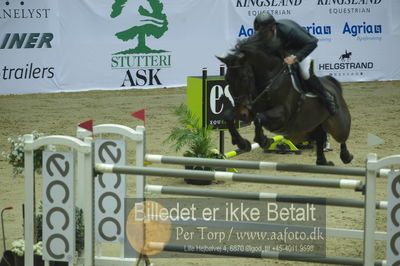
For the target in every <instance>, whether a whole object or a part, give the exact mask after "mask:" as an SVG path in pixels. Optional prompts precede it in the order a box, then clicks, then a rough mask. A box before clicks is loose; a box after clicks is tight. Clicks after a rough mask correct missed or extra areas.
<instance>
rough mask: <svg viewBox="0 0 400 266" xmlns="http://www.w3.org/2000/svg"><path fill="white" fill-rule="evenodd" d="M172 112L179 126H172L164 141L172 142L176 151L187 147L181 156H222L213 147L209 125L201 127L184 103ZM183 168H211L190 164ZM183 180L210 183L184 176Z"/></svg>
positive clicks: (198, 183) (203, 183)
mask: <svg viewBox="0 0 400 266" xmlns="http://www.w3.org/2000/svg"><path fill="white" fill-rule="evenodd" d="M174 112H175V115H176V116H177V117H178V122H179V124H180V125H181V127H174V128H172V130H171V133H170V135H169V136H168V137H167V139H166V140H165V141H166V142H170V143H173V144H172V147H173V148H174V149H175V151H176V152H179V151H180V150H182V149H183V148H184V147H185V148H187V150H186V151H185V152H184V153H183V156H185V157H199V158H222V157H221V155H220V154H219V152H218V151H217V150H216V149H215V148H213V147H215V145H214V142H213V141H212V138H211V133H212V126H211V125H209V126H207V127H202V125H201V123H200V119H199V118H198V117H197V116H196V115H194V114H193V113H192V112H191V111H190V110H189V108H188V107H187V106H186V105H184V104H181V105H180V106H178V107H176V108H175V110H174ZM185 168H186V169H194V170H213V169H211V168H209V167H201V166H190V165H187V166H185ZM184 180H185V182H186V183H188V184H195V185H209V184H211V180H194V179H189V178H185V179H184Z"/></svg>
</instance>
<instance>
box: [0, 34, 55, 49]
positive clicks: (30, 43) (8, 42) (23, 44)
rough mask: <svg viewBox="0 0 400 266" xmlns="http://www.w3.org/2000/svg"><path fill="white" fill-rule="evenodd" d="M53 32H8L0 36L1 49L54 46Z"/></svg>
mask: <svg viewBox="0 0 400 266" xmlns="http://www.w3.org/2000/svg"><path fill="white" fill-rule="evenodd" d="M53 37H54V36H53V34H52V33H6V34H4V35H3V36H2V37H0V44H1V45H0V49H21V48H24V49H25V48H52V46H51V41H52V40H53Z"/></svg>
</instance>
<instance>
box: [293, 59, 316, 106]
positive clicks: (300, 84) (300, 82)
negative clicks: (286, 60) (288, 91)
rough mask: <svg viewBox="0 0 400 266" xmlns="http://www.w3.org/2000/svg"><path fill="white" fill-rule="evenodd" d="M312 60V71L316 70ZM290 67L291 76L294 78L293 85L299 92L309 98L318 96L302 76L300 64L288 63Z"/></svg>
mask: <svg viewBox="0 0 400 266" xmlns="http://www.w3.org/2000/svg"><path fill="white" fill-rule="evenodd" d="M311 62H312V63H311V66H310V71H311V72H314V71H313V69H314V67H313V65H314V61H311ZM288 68H289V73H290V78H291V80H292V84H293V87H294V89H295V90H296V91H297V92H298V93H300V94H301V95H302V96H303V97H309V98H316V97H318V96H317V95H316V94H315V93H314V92H312V91H311V90H310V89H309V88H308V86H307V84H306V81H305V80H304V78H303V77H302V76H301V74H300V67H299V64H293V65H288Z"/></svg>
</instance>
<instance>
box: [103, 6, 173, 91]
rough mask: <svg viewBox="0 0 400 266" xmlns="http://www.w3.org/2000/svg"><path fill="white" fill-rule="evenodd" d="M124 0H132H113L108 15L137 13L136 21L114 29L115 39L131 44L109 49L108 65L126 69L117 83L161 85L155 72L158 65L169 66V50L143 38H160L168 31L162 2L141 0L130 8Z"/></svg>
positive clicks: (161, 67)
mask: <svg viewBox="0 0 400 266" xmlns="http://www.w3.org/2000/svg"><path fill="white" fill-rule="evenodd" d="M128 1H133V0H115V1H114V3H113V5H112V11H111V14H110V17H111V18H113V19H116V18H118V17H120V16H121V15H126V14H125V12H128V13H129V12H131V13H132V16H134V17H137V16H138V15H139V16H140V18H141V19H140V23H138V24H137V25H132V26H131V27H129V28H127V29H125V30H122V31H120V32H117V33H115V37H116V38H118V39H119V40H121V41H123V42H129V43H132V48H129V49H126V50H122V51H118V52H115V53H113V54H112V56H111V68H112V69H124V70H126V71H125V73H124V78H123V81H122V84H121V87H125V86H132V87H134V86H152V85H162V82H161V79H160V77H159V76H158V75H159V73H160V71H161V70H162V69H164V68H169V67H171V54H170V52H169V51H167V50H165V49H158V48H157V49H156V48H154V47H153V45H152V46H150V45H149V42H148V41H147V40H148V39H150V38H152V39H154V38H155V39H160V38H161V37H163V36H164V34H165V33H166V32H167V31H168V19H167V15H166V14H165V13H164V5H163V4H162V3H161V1H160V0H143V1H141V2H142V3H143V4H142V5H139V6H138V8H137V10H135V9H133V11H134V12H132V9H131V8H127V4H128ZM133 2H136V1H133ZM133 2H132V3H133ZM129 3H131V2H129Z"/></svg>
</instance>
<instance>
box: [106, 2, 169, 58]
mask: <svg viewBox="0 0 400 266" xmlns="http://www.w3.org/2000/svg"><path fill="white" fill-rule="evenodd" d="M127 1H128V0H115V1H114V4H113V5H112V12H111V14H110V16H111V18H116V17H118V16H119V15H121V13H122V11H123V10H124V8H125V4H126V2H127ZM147 2H148V4H149V7H150V8H151V9H152V10H151V11H149V10H147V9H146V8H145V7H143V6H142V5H140V6H139V9H138V12H139V14H140V15H141V16H143V17H145V19H142V20H141V22H144V24H142V25H135V26H132V27H130V28H128V29H126V30H124V31H121V32H117V33H116V34H115V36H117V38H118V39H120V40H122V41H124V42H126V41H129V40H133V39H135V38H137V46H136V47H135V48H131V49H128V50H125V51H121V52H118V53H115V54H151V53H152V54H154V53H165V52H169V51H166V50H156V49H152V48H150V47H148V46H147V45H146V38H147V37H148V36H153V37H155V38H157V39H159V38H160V37H161V36H163V35H164V33H165V32H166V31H167V30H168V20H167V16H166V15H165V13H163V9H164V5H163V4H162V3H161V2H160V0H147ZM124 12H126V10H124Z"/></svg>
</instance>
